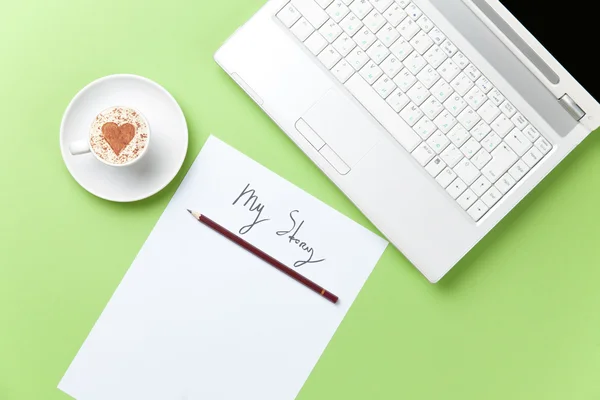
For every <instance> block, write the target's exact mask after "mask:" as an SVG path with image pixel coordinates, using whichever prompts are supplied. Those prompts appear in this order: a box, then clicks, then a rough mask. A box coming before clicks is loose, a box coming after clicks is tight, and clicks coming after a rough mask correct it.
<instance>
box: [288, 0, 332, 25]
mask: <svg viewBox="0 0 600 400" xmlns="http://www.w3.org/2000/svg"><path fill="white" fill-rule="evenodd" d="M292 4H293V6H294V7H296V9H297V10H298V11H299V12H300V14H302V15H303V16H304V18H306V19H307V20H308V22H310V24H311V25H312V26H314V27H315V28H316V29H319V28H320V27H321V26H322V25H323V24H324V23H325V22H327V20H328V19H329V15H327V13H326V12H325V11H324V10H323V9H322V8H321V7H320V6H319V5H318V4H317V3H315V2H314V0H292Z"/></svg>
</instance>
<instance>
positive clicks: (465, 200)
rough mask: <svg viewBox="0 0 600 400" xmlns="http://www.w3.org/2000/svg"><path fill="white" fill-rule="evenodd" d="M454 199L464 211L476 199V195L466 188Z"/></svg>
mask: <svg viewBox="0 0 600 400" xmlns="http://www.w3.org/2000/svg"><path fill="white" fill-rule="evenodd" d="M456 201H457V202H458V205H460V206H461V207H462V208H463V210H465V211H466V210H468V209H469V207H471V206H472V205H473V204H474V203H475V201H477V195H476V194H475V193H473V191H472V190H471V189H467V190H465V191H464V192H463V194H461V195H460V196H459V198H458V199H457V200H456Z"/></svg>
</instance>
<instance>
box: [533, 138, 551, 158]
mask: <svg viewBox="0 0 600 400" xmlns="http://www.w3.org/2000/svg"><path fill="white" fill-rule="evenodd" d="M535 147H537V148H538V150H539V151H541V152H542V153H543V154H544V155H546V154H548V152H549V151H550V150H552V145H551V144H550V142H548V141H547V140H546V139H544V138H543V137H541V138H539V139H538V140H536V142H535Z"/></svg>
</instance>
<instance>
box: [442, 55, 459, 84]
mask: <svg viewBox="0 0 600 400" xmlns="http://www.w3.org/2000/svg"><path fill="white" fill-rule="evenodd" d="M437 70H438V72H439V73H440V75H441V76H442V78H444V79H445V80H446V82H452V80H454V78H456V77H457V76H458V74H459V73H460V68H458V65H456V64H455V63H454V61H452V59H450V58H448V59H447V60H446V61H444V62H443V63H442V65H440V66H439V68H438V69H437Z"/></svg>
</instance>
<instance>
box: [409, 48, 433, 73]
mask: <svg viewBox="0 0 600 400" xmlns="http://www.w3.org/2000/svg"><path fill="white" fill-rule="evenodd" d="M425 65H427V61H425V59H424V58H423V57H421V55H419V54H418V53H417V52H416V51H413V52H412V53H410V55H409V56H408V57H407V58H406V59H405V60H404V66H405V67H406V68H408V70H409V71H410V72H411V74H413V75H416V74H418V73H419V72H420V71H421V70H422V69H423V67H425Z"/></svg>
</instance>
